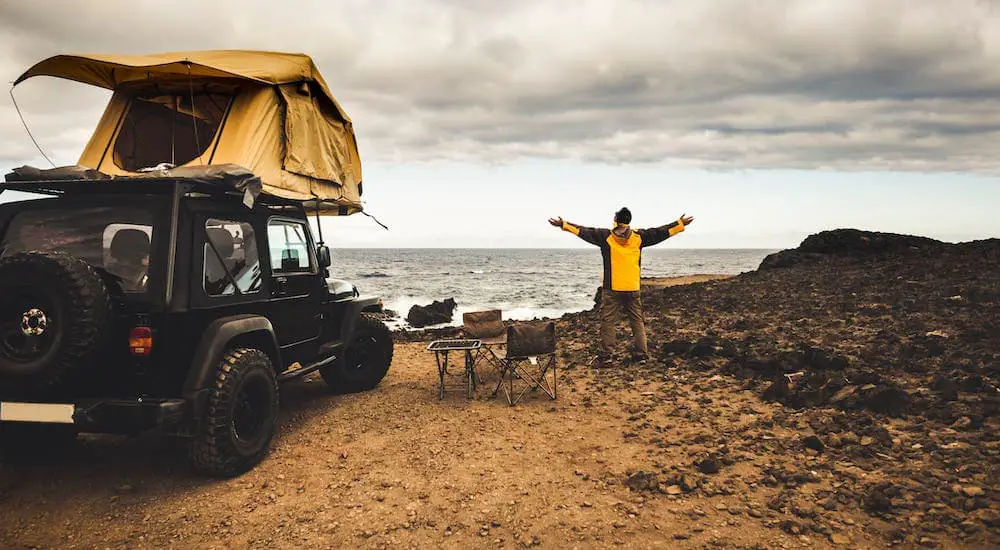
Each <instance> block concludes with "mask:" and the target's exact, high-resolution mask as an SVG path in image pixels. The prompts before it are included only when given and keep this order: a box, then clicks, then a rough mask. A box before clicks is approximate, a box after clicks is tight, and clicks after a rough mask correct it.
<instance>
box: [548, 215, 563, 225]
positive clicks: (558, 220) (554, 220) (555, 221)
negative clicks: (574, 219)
mask: <svg viewBox="0 0 1000 550" xmlns="http://www.w3.org/2000/svg"><path fill="white" fill-rule="evenodd" d="M549 223H551V224H552V225H553V226H554V227H559V228H562V226H563V219H562V217H561V216H560V217H558V218H549Z"/></svg>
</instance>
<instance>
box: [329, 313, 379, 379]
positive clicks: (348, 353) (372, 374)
mask: <svg viewBox="0 0 1000 550" xmlns="http://www.w3.org/2000/svg"><path fill="white" fill-rule="evenodd" d="M392 353H393V342H392V333H391V332H389V327H387V326H386V325H385V323H383V322H382V321H381V320H380V319H379V318H378V317H377V316H375V315H372V314H371V313H362V314H361V315H360V316H359V317H358V324H357V327H356V328H355V332H354V340H353V341H352V342H351V344H350V345H349V346H348V347H347V349H346V350H344V354H343V356H342V357H340V358H339V359H338V360H337V361H335V362H333V363H331V364H330V365H329V366H326V367H323V368H322V369H320V374H321V375H322V376H323V380H324V381H325V382H326V384H327V385H328V386H330V389H331V390H333V391H335V392H337V393H356V392H362V391H368V390H370V389H373V388H374V387H375V386H378V384H379V382H381V381H382V379H383V378H385V374H386V373H387V372H388V371H389V365H391V364H392Z"/></svg>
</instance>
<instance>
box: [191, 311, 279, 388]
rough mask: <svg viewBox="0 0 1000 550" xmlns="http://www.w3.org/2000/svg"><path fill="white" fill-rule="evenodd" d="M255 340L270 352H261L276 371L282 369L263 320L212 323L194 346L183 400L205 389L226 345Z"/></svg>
mask: <svg viewBox="0 0 1000 550" xmlns="http://www.w3.org/2000/svg"><path fill="white" fill-rule="evenodd" d="M246 335H254V336H259V337H261V338H262V339H263V341H264V342H266V343H267V347H269V348H270V349H263V350H262V351H264V352H266V353H267V354H268V355H269V356H270V357H271V361H272V362H273V363H274V367H275V368H276V369H279V370H280V369H281V368H282V367H283V365H282V363H281V352H280V348H279V347H278V339H277V337H276V336H275V335H274V327H273V326H272V325H271V321H269V320H268V319H267V318H266V317H262V316H260V315H249V314H245V315H233V316H230V317H222V318H220V319H216V320H215V321H212V323H211V324H209V325H208V327H207V328H206V329H205V333H204V334H203V335H202V337H201V341H200V342H199V343H198V348H197V349H196V351H195V354H194V358H193V359H192V361H191V370H190V371H188V375H187V379H186V380H185V382H184V397H187V398H194V397H195V395H196V394H197V393H198V392H199V391H200V390H202V389H205V388H207V387H208V385H209V384H210V383H211V381H212V377H213V376H214V375H215V367H216V366H217V365H218V363H219V360H220V359H221V358H222V354H223V353H225V352H226V350H227V349H228V348H229V344H230V342H232V341H233V339H235V338H238V337H240V336H246Z"/></svg>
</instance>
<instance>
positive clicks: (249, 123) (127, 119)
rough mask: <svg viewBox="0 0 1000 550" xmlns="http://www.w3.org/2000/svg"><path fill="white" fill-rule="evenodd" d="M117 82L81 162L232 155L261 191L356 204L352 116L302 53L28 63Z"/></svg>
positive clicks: (134, 171) (134, 165) (220, 159)
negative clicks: (257, 181) (259, 183)
mask: <svg viewBox="0 0 1000 550" xmlns="http://www.w3.org/2000/svg"><path fill="white" fill-rule="evenodd" d="M40 75H46V76H53V77H58V78H65V79H69V80H75V81H78V82H83V83H86V84H91V85H94V86H100V87H102V88H107V89H109V90H113V92H114V93H113V94H112V97H111V100H110V102H109V103H108V106H107V108H106V109H105V111H104V115H103V116H102V117H101V120H100V122H99V123H98V126H97V128H96V129H95V130H94V134H93V136H92V137H91V138H90V142H89V143H88V144H87V146H86V148H85V149H84V151H83V154H82V155H81V156H80V161H79V163H78V164H79V165H80V166H82V167H85V168H90V169H93V170H97V171H99V172H102V173H105V174H109V175H111V176H116V177H121V176H135V175H138V174H142V173H145V172H147V171H148V170H150V169H152V168H154V167H157V166H161V165H162V164H164V163H167V164H171V165H175V166H184V167H190V166H200V165H219V164H235V165H239V166H243V167H246V168H247V169H249V170H251V171H252V172H253V173H254V174H256V175H257V176H259V177H260V179H261V180H262V182H263V191H264V192H265V193H269V194H272V195H275V196H279V197H283V198H287V199H293V200H301V201H309V203H310V204H316V203H318V204H319V205H320V206H321V207H322V209H323V211H324V212H325V213H328V214H337V213H340V214H345V213H346V214H351V213H355V212H359V211H361V209H362V205H361V191H362V186H361V159H360V157H359V156H358V148H357V142H356V141H355V138H354V128H353V125H352V124H351V119H350V118H349V117H348V116H347V114H346V113H345V112H344V110H343V108H341V106H340V105H339V104H338V103H337V101H336V99H334V97H333V94H332V93H331V92H330V89H329V87H328V86H327V85H326V82H325V81H324V80H323V77H322V76H320V74H319V71H318V70H317V69H316V66H315V64H313V62H312V60H311V59H310V58H309V57H308V56H306V55H302V54H288V53H275V52H256V51H238V50H221V51H200V52H177V53H165V54H156V55H79V56H78V55H59V56H55V57H51V58H49V59H46V60H44V61H41V62H39V63H38V64H36V65H35V66H33V67H31V68H30V69H28V71H27V72H25V73H24V74H23V75H21V76H20V77H19V78H18V79H17V80H16V81H15V83H14V84H15V85H17V84H18V83H20V82H22V81H23V80H25V79H27V78H31V77H33V76H40Z"/></svg>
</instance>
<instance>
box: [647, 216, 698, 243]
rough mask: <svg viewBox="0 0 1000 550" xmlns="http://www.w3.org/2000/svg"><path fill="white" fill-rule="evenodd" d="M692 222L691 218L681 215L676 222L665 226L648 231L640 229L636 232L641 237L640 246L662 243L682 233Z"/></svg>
mask: <svg viewBox="0 0 1000 550" xmlns="http://www.w3.org/2000/svg"><path fill="white" fill-rule="evenodd" d="M693 222H694V218H692V217H691V216H686V215H684V214H681V216H680V217H679V218H677V221H675V222H671V223H668V224H667V225H662V226H660V227H653V228H650V229H640V230H638V231H636V233H638V234H639V236H640V237H642V246H644V247H646V246H653V245H654V244H660V243H662V242H663V241H665V240H667V239H669V238H670V237H673V236H674V235H676V234H678V233H680V232H681V231H684V229H685V228H686V227H687V226H689V225H691V224H692V223H693Z"/></svg>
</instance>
